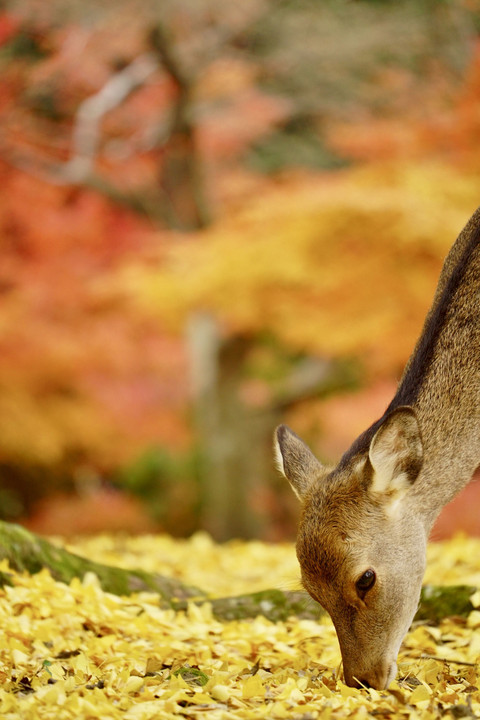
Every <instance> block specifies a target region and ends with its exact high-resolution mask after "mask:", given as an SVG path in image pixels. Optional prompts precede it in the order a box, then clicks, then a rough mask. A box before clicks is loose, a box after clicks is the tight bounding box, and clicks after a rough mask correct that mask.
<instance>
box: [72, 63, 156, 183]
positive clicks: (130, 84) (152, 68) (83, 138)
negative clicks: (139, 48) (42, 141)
mask: <svg viewBox="0 0 480 720" xmlns="http://www.w3.org/2000/svg"><path fill="white" fill-rule="evenodd" d="M157 70H158V62H157V60H156V58H155V56H154V55H153V53H145V54H143V55H140V56H139V57H137V58H136V59H135V60H134V61H133V62H132V63H130V65H127V66H126V67H125V68H123V69H122V70H120V71H119V72H116V73H114V75H112V77H111V78H110V79H109V80H108V81H107V82H106V83H105V85H104V86H103V87H102V88H101V89H100V90H99V91H98V92H97V93H95V95H91V96H90V97H89V98H87V99H86V100H84V101H83V103H82V104H81V105H80V107H79V109H78V112H77V116H76V120H75V126H74V129H73V137H72V140H73V143H72V144H73V153H72V157H71V159H70V160H69V161H68V162H67V163H66V164H65V165H64V166H63V170H62V174H63V175H64V177H65V180H66V181H67V182H68V181H70V182H75V183H79V182H83V181H84V180H85V179H86V178H87V177H88V176H89V175H90V174H91V173H92V171H93V166H94V162H95V156H96V153H97V149H98V143H99V137H100V129H99V126H100V121H101V120H102V118H103V116H104V115H105V114H106V113H107V112H109V111H110V110H113V109H114V108H115V107H118V105H120V103H122V102H123V101H124V100H125V99H126V98H127V97H128V96H129V95H130V94H131V93H132V92H133V91H134V90H136V89H137V88H138V87H140V86H141V85H143V84H144V83H145V82H146V81H147V80H148V78H149V77H150V76H151V75H153V73H154V72H156V71H157Z"/></svg>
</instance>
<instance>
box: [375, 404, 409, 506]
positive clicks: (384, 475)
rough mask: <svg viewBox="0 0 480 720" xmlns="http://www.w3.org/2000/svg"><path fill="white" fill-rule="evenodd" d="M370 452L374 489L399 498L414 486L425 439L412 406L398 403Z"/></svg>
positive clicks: (376, 436)
mask: <svg viewBox="0 0 480 720" xmlns="http://www.w3.org/2000/svg"><path fill="white" fill-rule="evenodd" d="M368 455H369V459H370V463H371V465H372V467H373V471H374V472H373V480H372V483H371V485H370V491H371V492H374V493H381V494H384V495H386V494H389V495H390V496H396V497H397V498H398V495H399V494H404V493H405V492H406V491H407V490H408V489H409V488H410V487H411V485H412V484H413V483H414V482H415V480H416V479H417V477H418V474H419V472H420V470H421V468H422V463H423V443H422V438H421V435H420V428H419V426H418V421H417V417H416V415H415V412H414V410H413V408H411V407H408V406H405V407H399V408H397V409H396V410H394V411H393V412H392V413H390V415H388V416H387V418H386V420H385V421H384V422H383V423H382V425H380V427H379V429H378V430H377V432H376V433H375V435H374V437H373V440H372V442H371V443H370V449H369V454H368Z"/></svg>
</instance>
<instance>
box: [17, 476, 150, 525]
mask: <svg viewBox="0 0 480 720" xmlns="http://www.w3.org/2000/svg"><path fill="white" fill-rule="evenodd" d="M22 524H23V525H25V527H27V528H28V529H29V530H31V531H32V532H36V533H40V534H48V533H52V529H54V532H55V533H57V534H59V535H62V536H64V537H73V536H75V535H81V534H84V533H99V532H111V533H115V532H120V531H121V532H129V533H146V532H153V531H154V530H155V525H154V523H153V521H152V519H151V518H150V516H149V515H148V512H147V510H146V509H145V507H144V506H143V504H142V503H141V502H140V501H139V500H137V499H136V498H133V497H131V496H127V495H125V494H124V493H120V492H118V491H116V490H108V489H103V488H99V489H97V490H91V491H87V492H83V493H82V494H81V495H73V494H71V495H67V494H66V493H57V494H54V495H50V496H49V497H48V499H46V500H41V501H40V502H39V503H38V504H37V505H36V507H35V511H34V513H33V514H32V515H31V516H30V517H29V518H28V519H24V520H23V521H22Z"/></svg>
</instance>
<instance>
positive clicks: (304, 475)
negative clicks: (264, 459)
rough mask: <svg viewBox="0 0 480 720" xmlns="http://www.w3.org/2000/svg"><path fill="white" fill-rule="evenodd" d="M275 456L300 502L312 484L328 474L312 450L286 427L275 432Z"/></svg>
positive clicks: (276, 462)
mask: <svg viewBox="0 0 480 720" xmlns="http://www.w3.org/2000/svg"><path fill="white" fill-rule="evenodd" d="M274 454H275V464H276V466H277V467H278V469H279V470H280V472H281V473H282V475H284V476H285V477H286V478H287V480H288V482H289V483H290V485H291V486H292V489H293V491H294V493H295V495H296V496H297V497H298V498H299V499H300V500H302V499H303V497H304V495H305V493H306V492H307V490H308V488H309V487H310V485H311V483H312V482H313V481H314V480H316V479H317V478H318V477H319V475H323V474H325V472H326V470H325V468H324V467H323V465H322V464H321V463H320V462H319V461H318V460H317V458H316V457H315V455H314V454H313V453H312V451H311V450H310V448H309V447H308V446H307V445H305V443H304V442H303V440H301V439H300V438H299V437H298V435H295V433H294V432H293V431H292V430H290V428H288V427H287V426H286V425H280V426H279V427H278V428H277V429H276V430H275V436H274Z"/></svg>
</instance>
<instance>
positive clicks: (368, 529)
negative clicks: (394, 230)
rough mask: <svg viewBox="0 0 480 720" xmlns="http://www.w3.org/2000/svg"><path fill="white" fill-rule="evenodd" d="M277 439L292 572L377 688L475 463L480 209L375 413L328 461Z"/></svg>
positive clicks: (479, 422)
mask: <svg viewBox="0 0 480 720" xmlns="http://www.w3.org/2000/svg"><path fill="white" fill-rule="evenodd" d="M275 441H276V443H275V444H276V454H277V459H278V464H279V466H280V470H281V471H282V473H283V474H284V475H285V477H286V478H287V479H288V480H289V481H290V484H291V485H292V487H293V490H294V491H295V493H296V494H297V495H298V497H299V498H300V500H301V501H302V506H303V510H302V514H301V519H300V526H299V532H298V539H297V556H298V560H299V563H300V567H301V572H302V582H303V585H304V586H305V588H306V590H308V592H309V593H310V595H311V596H312V597H313V598H314V599H315V600H317V601H318V602H319V603H320V604H321V605H322V606H323V607H324V608H325V609H326V610H327V611H328V613H329V614H330V616H331V618H332V620H333V623H334V625H335V628H336V631H337V634H338V639H339V643H340V649H341V652H342V660H343V671H344V677H345V682H346V683H347V684H348V685H351V686H367V687H373V688H377V689H382V688H385V687H387V686H388V685H389V683H390V682H391V681H392V680H393V678H394V677H395V675H396V671H397V665H396V658H397V654H398V651H399V648H400V644H401V642H402V640H403V637H404V636H405V634H406V632H407V631H408V628H409V627H410V624H411V621H412V619H413V616H414V615H415V612H416V610H417V606H418V600H419V596H420V590H421V584H422V578H423V574H424V570H425V551H426V544H427V538H428V535H429V532H430V529H431V527H432V524H433V522H434V520H435V518H436V517H437V515H438V514H439V512H440V510H441V509H442V507H443V506H444V505H445V504H446V503H448V502H449V501H450V500H451V499H452V498H453V497H454V495H455V494H456V493H457V492H458V491H459V490H460V489H461V488H462V487H463V486H464V485H466V484H467V483H468V482H469V480H470V479H471V477H472V474H473V473H474V471H475V469H476V468H477V466H478V465H479V464H480V208H479V209H478V210H477V211H476V212H475V214H474V215H473V217H472V218H471V219H470V221H469V222H468V224H467V225H466V227H465V228H464V229H463V231H462V232H461V234H460V236H459V237H458V239H457V241H456V243H455V244H454V245H453V247H452V249H451V250H450V253H449V255H448V256H447V258H446V260H445V263H444V266H443V269H442V272H441V275H440V280H439V283H438V287H437V290H436V294H435V297H434V301H433V305H432V307H431V309H430V312H429V313H428V315H427V318H426V320H425V324H424V327H423V331H422V334H421V335H420V338H419V340H418V342H417V345H416V347H415V350H414V352H413V354H412V356H411V358H410V360H409V362H408V364H407V366H406V368H405V371H404V373H403V377H402V380H401V382H400V385H399V387H398V390H397V393H396V395H395V397H394V398H393V400H392V401H391V403H390V405H389V406H388V408H387V409H386V411H385V413H384V415H383V416H382V417H381V418H380V419H379V420H377V422H375V423H374V424H373V425H372V426H371V427H369V428H368V429H367V430H366V431H365V432H364V433H363V434H362V435H360V437H358V438H357V439H356V440H355V442H354V443H353V445H352V446H351V448H350V449H349V450H347V452H346V453H345V454H344V455H343V457H342V459H341V460H340V463H339V464H338V465H337V467H336V468H334V469H332V468H326V467H324V466H323V465H322V464H321V463H320V462H319V461H318V460H317V459H316V458H315V457H314V455H313V454H312V452H311V451H310V450H309V448H308V447H307V446H306V445H305V444H304V443H303V441H302V440H301V439H300V438H299V437H297V435H295V433H293V432H292V431H291V430H290V429H289V428H288V427H286V426H285V425H280V427H278V428H277V430H276V433H275Z"/></svg>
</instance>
